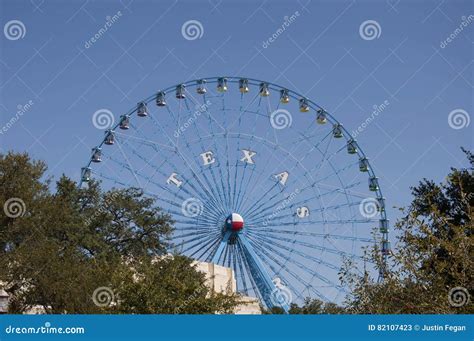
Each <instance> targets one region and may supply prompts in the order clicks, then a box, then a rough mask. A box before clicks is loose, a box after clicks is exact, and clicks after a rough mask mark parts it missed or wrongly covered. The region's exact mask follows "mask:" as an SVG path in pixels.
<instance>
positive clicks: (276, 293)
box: [270, 277, 293, 307]
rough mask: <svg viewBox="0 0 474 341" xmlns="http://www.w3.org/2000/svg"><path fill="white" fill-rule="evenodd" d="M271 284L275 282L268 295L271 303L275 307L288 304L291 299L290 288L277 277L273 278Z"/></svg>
mask: <svg viewBox="0 0 474 341" xmlns="http://www.w3.org/2000/svg"><path fill="white" fill-rule="evenodd" d="M273 284H275V288H274V289H273V291H272V293H271V295H270V301H271V302H272V304H273V305H274V306H277V307H284V306H289V305H290V304H291V302H292V301H293V294H292V293H291V290H290V289H288V287H287V286H286V285H285V284H284V283H283V282H282V281H281V279H280V278H278V277H276V278H275V279H273Z"/></svg>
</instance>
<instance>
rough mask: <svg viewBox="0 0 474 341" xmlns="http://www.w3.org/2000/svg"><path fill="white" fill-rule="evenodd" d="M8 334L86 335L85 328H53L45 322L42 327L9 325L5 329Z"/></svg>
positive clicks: (49, 323)
mask: <svg viewBox="0 0 474 341" xmlns="http://www.w3.org/2000/svg"><path fill="white" fill-rule="evenodd" d="M5 333H6V334H17V335H21V334H85V333H86V330H85V328H84V327H64V328H63V327H53V326H51V322H45V323H44V326H40V327H15V326H12V325H9V326H8V327H6V328H5Z"/></svg>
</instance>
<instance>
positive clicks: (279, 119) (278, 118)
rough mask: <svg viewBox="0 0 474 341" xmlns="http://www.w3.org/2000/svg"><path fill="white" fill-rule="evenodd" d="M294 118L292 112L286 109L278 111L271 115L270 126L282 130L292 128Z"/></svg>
mask: <svg viewBox="0 0 474 341" xmlns="http://www.w3.org/2000/svg"><path fill="white" fill-rule="evenodd" d="M292 122H293V117H292V116H291V114H290V112H289V111H288V110H285V109H278V110H275V111H274V112H272V113H271V115H270V124H271V125H272V127H273V128H274V129H277V130H280V129H285V128H289V127H291V123H292Z"/></svg>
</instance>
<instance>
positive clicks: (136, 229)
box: [0, 153, 236, 313]
mask: <svg viewBox="0 0 474 341" xmlns="http://www.w3.org/2000/svg"><path fill="white" fill-rule="evenodd" d="M45 172H46V165H45V164H44V163H43V162H41V161H32V160H31V159H30V158H29V156H28V155H26V154H14V153H8V154H6V155H1V154H0V185H1V188H2V191H1V192H0V205H1V207H3V208H4V209H3V210H0V284H1V285H2V286H3V287H4V288H5V290H6V291H7V292H8V293H9V295H10V297H11V300H10V306H9V310H10V311H11V312H13V313H21V312H25V311H27V310H28V309H30V308H31V307H34V306H42V307H43V308H44V309H45V310H46V312H48V313H107V312H109V313H110V312H115V313H215V312H229V311H231V310H232V308H233V307H234V306H235V305H236V297H235V296H234V295H222V294H215V293H212V292H210V291H209V289H208V288H207V287H206V286H205V285H204V282H205V278H204V274H202V273H200V272H198V271H197V270H196V269H195V268H194V267H193V266H192V265H191V263H190V262H191V261H190V260H189V259H187V258H185V257H182V256H176V257H171V258H170V257H164V255H165V254H166V250H167V248H168V246H169V238H170V235H171V232H172V223H173V222H172V220H171V218H170V217H169V216H168V215H166V214H164V213H163V212H162V211H161V210H160V209H159V208H157V207H156V206H155V202H154V200H153V199H151V198H147V197H145V196H144V195H143V192H142V191H140V190H139V189H136V188H128V189H120V190H119V189H111V190H109V191H103V190H102V189H101V188H100V185H99V184H98V183H97V182H90V183H89V185H88V186H87V187H86V188H84V189H79V188H78V187H77V184H76V183H75V182H74V181H72V180H70V179H69V178H67V177H66V176H62V177H61V178H60V179H59V180H58V181H57V182H56V188H55V190H54V191H53V190H51V187H52V181H51V179H45V178H44V177H45ZM12 198H15V199H20V200H21V203H22V204H23V205H24V206H23V207H21V204H20V206H17V207H16V209H20V211H21V212H20V213H21V214H20V215H19V216H17V217H16V216H15V215H12V214H7V213H8V212H9V211H8V207H6V206H7V204H8V202H7V201H8V200H10V199H12ZM15 213H16V212H15ZM98 288H99V289H100V288H107V290H109V293H111V297H110V300H109V301H110V302H107V304H106V305H103V304H101V302H100V300H99V302H98V297H94V293H95V292H97V289H98ZM97 302H98V303H97ZM177 307H180V308H179V309H177Z"/></svg>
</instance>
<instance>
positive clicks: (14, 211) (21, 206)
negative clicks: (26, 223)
mask: <svg viewBox="0 0 474 341" xmlns="http://www.w3.org/2000/svg"><path fill="white" fill-rule="evenodd" d="M3 212H5V215H6V216H7V217H9V218H18V217H23V215H24V214H25V212H26V204H25V202H24V201H23V200H22V199H20V198H10V199H8V200H7V201H5V203H4V204H3Z"/></svg>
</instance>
